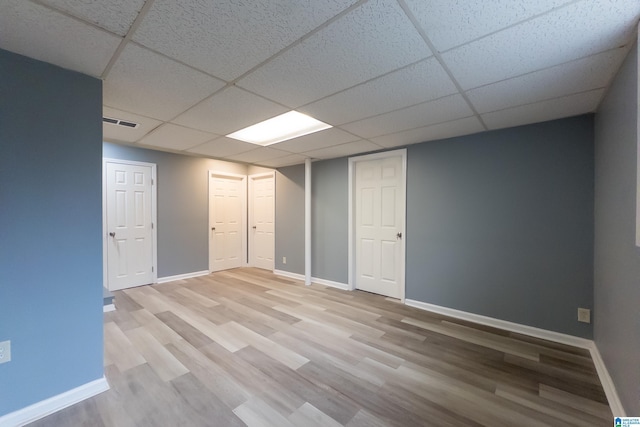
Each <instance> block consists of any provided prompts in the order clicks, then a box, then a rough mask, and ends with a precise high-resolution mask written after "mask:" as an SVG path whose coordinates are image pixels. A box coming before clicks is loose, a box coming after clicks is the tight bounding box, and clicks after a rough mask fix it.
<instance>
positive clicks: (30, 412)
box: [0, 377, 109, 427]
mask: <svg viewBox="0 0 640 427" xmlns="http://www.w3.org/2000/svg"><path fill="white" fill-rule="evenodd" d="M107 390H109V383H108V382H107V379H106V378H105V377H102V378H100V379H97V380H95V381H91V382H90V383H87V384H84V385H81V386H80V387H76V388H74V389H72V390H69V391H66V392H64V393H61V394H59V395H57V396H53V397H51V398H49V399H45V400H43V401H40V402H38V403H34V404H33V405H30V406H27V407H26V408H22V409H19V410H17V411H15V412H11V413H10V414H7V415H3V416H2V417H0V427H18V426H24V425H26V424H29V423H32V422H34V421H36V420H39V419H41V418H44V417H46V416H47V415H51V414H53V413H54V412H57V411H60V410H61V409H64V408H67V407H69V406H71V405H75V404H76V403H79V402H81V401H83V400H85V399H88V398H90V397H93V396H95V395H97V394H100V393H102V392H104V391H107Z"/></svg>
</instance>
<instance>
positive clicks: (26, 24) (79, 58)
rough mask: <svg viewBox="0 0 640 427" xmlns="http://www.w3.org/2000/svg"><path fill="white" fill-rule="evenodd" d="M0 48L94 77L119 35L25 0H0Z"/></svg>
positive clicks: (117, 42) (113, 50)
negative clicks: (0, 2) (0, 1)
mask: <svg viewBox="0 0 640 427" xmlns="http://www.w3.org/2000/svg"><path fill="white" fill-rule="evenodd" d="M0 7H1V9H2V12H1V13H0V48H2V49H5V50H9V51H11V52H16V53H19V54H21V55H25V56H28V57H30V58H35V59H38V60H40V61H45V62H49V63H51V64H55V65H58V66H60V67H63V68H68V69H71V70H75V71H79V72H81V73H84V74H88V75H91V76H95V77H98V76H100V75H101V74H102V72H103V71H104V69H105V67H106V66H107V64H108V63H109V60H110V59H111V56H112V55H113V53H114V52H115V50H116V49H117V47H118V45H119V44H120V38H119V37H116V36H114V35H111V34H109V33H107V32H106V31H102V30H100V29H98V28H95V27H92V26H90V25H87V24H83V23H81V22H79V21H77V20H76V19H73V18H70V17H68V16H65V15H62V14H60V13H58V12H54V11H52V10H51V9H48V8H46V7H44V6H40V5H37V4H34V3H31V2H29V1H25V0H4V1H2V4H1V6H0Z"/></svg>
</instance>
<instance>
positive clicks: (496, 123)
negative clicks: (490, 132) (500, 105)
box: [481, 89, 604, 129]
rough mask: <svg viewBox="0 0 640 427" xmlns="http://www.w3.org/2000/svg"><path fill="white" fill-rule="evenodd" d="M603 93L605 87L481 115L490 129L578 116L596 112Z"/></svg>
mask: <svg viewBox="0 0 640 427" xmlns="http://www.w3.org/2000/svg"><path fill="white" fill-rule="evenodd" d="M603 93H604V89H598V90H592V91H589V92H584V93H579V94H576V95H570V96H565V97H563V98H556V99H552V100H548V101H542V102H537V103H535V104H529V105H523V106H520V107H515V108H509V109H506V110H502V111H496V112H493V113H487V114H482V115H481V117H482V119H483V120H484V122H485V123H486V124H487V126H488V127H489V129H500V128H507V127H512V126H520V125H526V124H530V123H537V122H544V121H547V120H553V119H560V118H562V117H571V116H577V115H580V114H585V113H591V112H594V111H595V110H596V108H597V107H598V102H599V101H600V99H601V98H602V95H603Z"/></svg>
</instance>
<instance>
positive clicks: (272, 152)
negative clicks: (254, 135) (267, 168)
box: [226, 147, 291, 163]
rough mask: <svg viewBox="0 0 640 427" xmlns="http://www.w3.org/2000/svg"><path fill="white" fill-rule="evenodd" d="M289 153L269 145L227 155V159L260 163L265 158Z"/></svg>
mask: <svg viewBox="0 0 640 427" xmlns="http://www.w3.org/2000/svg"><path fill="white" fill-rule="evenodd" d="M290 154H291V153H287V152H286V151H281V150H276V149H274V148H269V147H260V148H256V149H254V150H251V151H247V152H245V153H240V154H235V155H233V156H227V157H226V158H227V160H233V161H236V162H245V163H261V162H264V161H266V160H271V159H275V158H278V157H284V156H288V155H290Z"/></svg>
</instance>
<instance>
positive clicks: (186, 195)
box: [103, 142, 247, 278]
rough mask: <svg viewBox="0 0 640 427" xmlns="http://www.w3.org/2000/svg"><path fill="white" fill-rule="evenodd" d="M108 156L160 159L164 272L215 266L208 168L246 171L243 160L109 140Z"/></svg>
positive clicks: (161, 268) (160, 238) (160, 257)
mask: <svg viewBox="0 0 640 427" xmlns="http://www.w3.org/2000/svg"><path fill="white" fill-rule="evenodd" d="M103 155H104V157H107V158H114V159H121V160H136V161H141V162H149V163H155V164H156V165H157V174H158V176H157V179H158V182H157V184H158V186H157V191H158V277H159V278H162V277H167V276H175V275H178V274H187V273H193V272H197V271H203V270H207V269H208V268H209V240H208V239H209V234H208V230H209V227H208V222H209V219H208V212H209V204H208V200H209V195H208V188H209V181H208V178H207V171H208V170H210V169H211V170H216V171H218V172H228V173H236V174H241V175H244V174H246V173H247V167H246V166H245V165H242V164H237V163H229V162H223V161H218V160H211V159H204V158H198V157H190V156H185V155H181V154H173V153H165V152H162V151H154V150H147V149H143V148H137V147H130V146H122V145H116V144H111V143H107V142H105V143H104V145H103Z"/></svg>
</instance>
